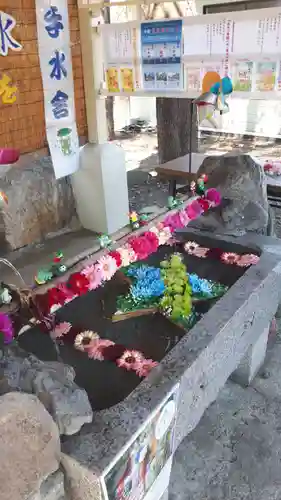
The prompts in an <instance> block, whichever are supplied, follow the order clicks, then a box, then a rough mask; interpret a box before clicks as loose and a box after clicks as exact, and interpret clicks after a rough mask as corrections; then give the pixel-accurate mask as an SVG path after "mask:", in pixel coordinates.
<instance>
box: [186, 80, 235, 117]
mask: <svg viewBox="0 0 281 500" xmlns="http://www.w3.org/2000/svg"><path fill="white" fill-rule="evenodd" d="M207 76H208V73H207V74H206V75H205V77H204V78H206V82H204V80H203V83H204V85H202V90H203V93H202V94H201V95H200V96H199V97H197V98H196V99H195V100H194V103H195V104H196V105H197V110H198V115H199V124H201V123H202V122H203V121H204V120H208V121H210V122H211V124H212V125H213V121H212V118H213V115H214V112H215V111H219V113H220V114H221V115H222V114H224V113H227V112H228V111H229V105H228V103H227V102H226V99H227V97H229V95H230V94H231V93H232V92H233V85H232V81H231V79H230V78H229V77H228V76H225V77H224V78H220V77H219V75H218V74H217V73H214V75H213V72H212V78H210V79H209V80H207ZM215 80H217V81H215ZM208 85H210V86H209V88H208ZM207 89H208V90H207Z"/></svg>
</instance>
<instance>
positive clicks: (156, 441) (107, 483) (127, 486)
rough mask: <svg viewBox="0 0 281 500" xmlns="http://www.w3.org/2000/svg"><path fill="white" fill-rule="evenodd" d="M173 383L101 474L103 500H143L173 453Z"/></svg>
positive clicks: (174, 412) (174, 402)
mask: <svg viewBox="0 0 281 500" xmlns="http://www.w3.org/2000/svg"><path fill="white" fill-rule="evenodd" d="M178 391H179V385H178V384H177V385H176V386H175V387H174V389H173V390H172V391H171V392H170V394H169V395H168V396H167V397H166V398H165V400H164V401H163V403H162V404H161V405H160V407H159V408H158V410H157V411H156V412H155V413H154V414H152V416H151V417H150V418H149V420H148V421H147V422H146V423H145V424H144V426H143V427H142V428H141V429H140V431H139V432H138V434H137V435H135V436H134V438H133V439H132V441H131V442H130V443H129V444H128V446H127V447H126V449H125V450H124V451H123V452H122V453H121V454H120V455H119V456H118V457H117V459H116V460H115V461H114V463H113V464H112V465H110V466H109V467H108V469H107V470H106V471H105V472H104V474H103V476H102V480H101V483H102V488H103V494H104V498H105V500H143V499H145V496H146V494H147V492H149V490H150V489H151V487H152V486H153V484H154V483H155V481H156V479H157V478H158V476H159V474H160V473H161V471H162V470H163V468H164V467H165V465H166V464H167V462H168V461H169V459H170V458H171V456H172V453H173V451H174V450H173V441H174V431H175V424H176V413H177V400H178Z"/></svg>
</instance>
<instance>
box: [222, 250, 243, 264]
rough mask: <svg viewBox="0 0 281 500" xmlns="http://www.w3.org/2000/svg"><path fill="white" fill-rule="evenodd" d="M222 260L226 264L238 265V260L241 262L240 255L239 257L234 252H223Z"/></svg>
mask: <svg viewBox="0 0 281 500" xmlns="http://www.w3.org/2000/svg"><path fill="white" fill-rule="evenodd" d="M221 260H222V261H223V262H224V263H225V264H231V265H233V264H237V262H238V260H239V255H237V253H234V252H223V253H222V254H221Z"/></svg>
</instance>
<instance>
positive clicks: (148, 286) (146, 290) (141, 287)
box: [130, 278, 165, 301]
mask: <svg viewBox="0 0 281 500" xmlns="http://www.w3.org/2000/svg"><path fill="white" fill-rule="evenodd" d="M130 292H131V295H132V298H133V299H134V300H136V301H138V300H141V299H149V298H150V297H161V295H163V293H164V292H165V285H164V281H163V280H162V279H158V280H149V279H148V278H146V279H143V280H140V281H138V282H137V283H136V284H135V285H132V286H131V288H130Z"/></svg>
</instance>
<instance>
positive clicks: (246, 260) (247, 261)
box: [236, 253, 260, 267]
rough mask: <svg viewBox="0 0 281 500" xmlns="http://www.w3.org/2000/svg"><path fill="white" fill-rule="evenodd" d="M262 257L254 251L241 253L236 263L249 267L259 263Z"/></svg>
mask: <svg viewBox="0 0 281 500" xmlns="http://www.w3.org/2000/svg"><path fill="white" fill-rule="evenodd" d="M259 260H260V258H259V256H258V255H254V254H252V253H249V254H245V255H241V257H239V258H238V260H237V262H236V264H237V266H239V267H248V266H252V265H254V264H257V263H258V262H259Z"/></svg>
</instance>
